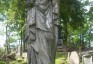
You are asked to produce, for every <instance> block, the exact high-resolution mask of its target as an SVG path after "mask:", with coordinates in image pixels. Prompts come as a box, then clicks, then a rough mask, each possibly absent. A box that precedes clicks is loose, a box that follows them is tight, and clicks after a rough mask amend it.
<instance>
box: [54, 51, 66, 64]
mask: <svg viewBox="0 0 93 64" xmlns="http://www.w3.org/2000/svg"><path fill="white" fill-rule="evenodd" d="M55 64H67V55H66V54H62V53H60V52H57V53H56V59H55Z"/></svg>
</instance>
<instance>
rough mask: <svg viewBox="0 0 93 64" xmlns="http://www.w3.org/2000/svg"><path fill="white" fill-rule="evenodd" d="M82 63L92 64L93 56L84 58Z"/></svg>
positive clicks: (84, 56) (87, 55)
mask: <svg viewBox="0 0 93 64" xmlns="http://www.w3.org/2000/svg"><path fill="white" fill-rule="evenodd" d="M82 63H83V64H92V56H91V55H89V54H86V55H83V56H82Z"/></svg>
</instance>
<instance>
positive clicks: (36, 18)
mask: <svg viewBox="0 0 93 64" xmlns="http://www.w3.org/2000/svg"><path fill="white" fill-rule="evenodd" d="M27 4H28V5H30V4H33V7H32V8H28V10H27V23H26V38H25V39H26V40H27V41H26V42H27V43H28V51H27V52H28V54H27V55H28V64H54V63H55V54H56V42H57V38H58V36H57V33H58V32H57V26H58V9H57V8H58V5H57V0H27Z"/></svg>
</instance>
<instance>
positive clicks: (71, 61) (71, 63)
mask: <svg viewBox="0 0 93 64" xmlns="http://www.w3.org/2000/svg"><path fill="white" fill-rule="evenodd" d="M68 55H69V56H68V64H79V63H80V59H79V54H78V53H77V52H76V51H72V52H71V54H68Z"/></svg>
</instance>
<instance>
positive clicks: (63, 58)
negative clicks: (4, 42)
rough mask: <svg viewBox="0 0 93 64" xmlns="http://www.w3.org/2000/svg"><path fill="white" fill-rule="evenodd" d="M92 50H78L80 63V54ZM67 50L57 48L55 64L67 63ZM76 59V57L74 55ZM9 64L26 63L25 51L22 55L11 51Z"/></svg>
mask: <svg viewBox="0 0 93 64" xmlns="http://www.w3.org/2000/svg"><path fill="white" fill-rule="evenodd" d="M92 52H93V50H90V51H89V50H88V51H82V52H78V53H79V57H80V62H81V63H80V64H82V56H83V55H87V54H90V55H92V54H93V53H92ZM68 53H69V52H68V51H64V52H62V51H60V50H59V49H57V51H56V59H55V64H69V63H68V62H69V58H68ZM1 56H3V57H4V55H0V64H5V63H6V61H5V59H6V58H5V57H4V58H1ZM75 59H76V57H75ZM9 62H10V63H9V64H28V63H27V53H26V52H23V54H22V56H20V53H16V54H15V55H14V54H13V53H11V54H10V55H9Z"/></svg>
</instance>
